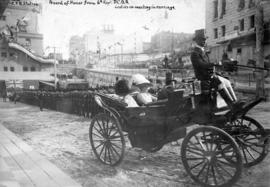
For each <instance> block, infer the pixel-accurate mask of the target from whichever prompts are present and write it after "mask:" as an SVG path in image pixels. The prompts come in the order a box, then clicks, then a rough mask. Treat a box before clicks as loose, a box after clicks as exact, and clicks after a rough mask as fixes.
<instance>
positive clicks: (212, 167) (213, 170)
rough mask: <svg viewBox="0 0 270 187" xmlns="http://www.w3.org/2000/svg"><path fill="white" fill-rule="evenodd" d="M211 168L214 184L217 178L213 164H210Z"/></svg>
mask: <svg viewBox="0 0 270 187" xmlns="http://www.w3.org/2000/svg"><path fill="white" fill-rule="evenodd" d="M211 170H212V174H213V178H214V183H215V185H217V183H218V182H217V178H216V175H215V169H214V166H213V165H212V166H211Z"/></svg>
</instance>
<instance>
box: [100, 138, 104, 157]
mask: <svg viewBox="0 0 270 187" xmlns="http://www.w3.org/2000/svg"><path fill="white" fill-rule="evenodd" d="M104 148H105V142H104V146H103V147H102V148H101V150H100V152H99V158H101V155H102V153H103V151H104Z"/></svg>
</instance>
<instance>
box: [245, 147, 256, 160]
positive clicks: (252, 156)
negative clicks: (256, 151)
mask: <svg viewBox="0 0 270 187" xmlns="http://www.w3.org/2000/svg"><path fill="white" fill-rule="evenodd" d="M244 149H245V150H246V152H247V153H248V154H249V155H250V156H251V158H252V159H253V160H255V158H254V155H253V154H251V153H250V152H249V150H248V149H247V148H244Z"/></svg>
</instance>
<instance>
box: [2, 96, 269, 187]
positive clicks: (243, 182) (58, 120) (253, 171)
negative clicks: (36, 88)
mask: <svg viewBox="0 0 270 187" xmlns="http://www.w3.org/2000/svg"><path fill="white" fill-rule="evenodd" d="M269 105H270V103H269V102H268V103H261V104H260V105H258V106H257V107H256V108H255V109H253V110H252V112H251V116H253V117H254V118H255V119H257V120H258V121H259V122H260V123H262V124H263V126H264V127H265V128H270V122H269V121H270V115H269V111H270V107H269ZM0 123H1V124H2V125H4V126H5V127H6V128H8V129H9V130H11V131H12V132H13V133H15V134H16V135H17V136H18V137H19V138H21V139H23V140H24V141H25V142H26V143H27V144H29V145H30V146H31V147H32V148H33V149H34V150H35V151H37V152H39V153H40V154H41V155H43V156H45V157H46V158H47V159H48V160H49V161H51V162H52V163H53V164H55V165H56V166H57V167H59V168H60V169H61V170H63V171H64V172H65V173H67V174H68V175H69V176H71V177H72V178H73V179H74V180H76V181H77V182H78V183H80V184H81V185H82V186H85V187H88V186H89V187H90V186H98V187H104V186H123V187H124V186H160V187H161V186H162V187H163V186H192V187H193V186H197V184H195V183H194V182H193V180H192V179H191V178H190V177H189V176H188V175H187V173H186V171H185V169H184V167H183V165H182V162H181V158H180V145H171V144H169V145H166V146H164V147H163V148H162V149H161V150H160V151H158V152H157V153H151V154H150V153H145V152H143V151H141V150H138V149H133V148H131V147H130V145H129V143H127V148H126V149H127V150H126V153H125V157H124V161H123V163H122V164H121V165H120V166H117V167H109V166H105V165H102V164H101V163H100V162H98V160H97V159H96V158H95V156H94V153H93V152H92V150H91V146H90V143H89V138H88V128H89V125H90V119H85V118H82V117H78V116H75V115H68V114H64V113H60V112H55V111H50V110H45V111H42V112H41V111H39V108H38V107H34V106H30V105H25V104H21V103H17V104H14V103H11V102H2V101H1V102H0ZM269 185H270V157H269V155H268V156H267V157H266V158H265V160H264V161H263V162H262V163H259V164H258V165H256V166H253V167H251V168H245V169H244V170H243V173H242V177H241V179H240V180H239V181H238V183H237V184H236V185H235V186H242V187H247V186H249V187H251V186H256V187H268V186H269Z"/></svg>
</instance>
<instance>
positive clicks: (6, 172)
mask: <svg viewBox="0 0 270 187" xmlns="http://www.w3.org/2000/svg"><path fill="white" fill-rule="evenodd" d="M0 137H1V138H0V187H32V186H33V187H80V186H81V185H79V184H78V183H77V182H75V181H74V180H73V179H71V178H70V177H69V176H67V175H66V174H65V173H64V172H63V171H61V170H60V169H59V168H57V167H56V166H55V165H53V164H52V163H51V162H49V161H48V160H46V159H45V158H44V157H42V156H41V155H40V154H38V153H37V152H35V151H34V150H33V149H32V148H31V147H30V146H29V145H27V144H26V143H25V142H24V141H22V140H21V139H19V138H18V137H17V136H16V135H15V134H13V133H12V132H11V131H9V130H8V129H6V128H5V127H4V126H3V125H2V124H0Z"/></svg>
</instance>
